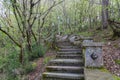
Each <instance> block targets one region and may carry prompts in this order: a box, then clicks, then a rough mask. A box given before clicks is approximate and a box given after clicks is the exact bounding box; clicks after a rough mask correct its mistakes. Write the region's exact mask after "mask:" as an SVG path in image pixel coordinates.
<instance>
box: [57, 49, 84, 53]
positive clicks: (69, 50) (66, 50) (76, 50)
mask: <svg viewBox="0 0 120 80" xmlns="http://www.w3.org/2000/svg"><path fill="white" fill-rule="evenodd" d="M59 51H60V52H79V53H81V52H82V50H80V49H59Z"/></svg>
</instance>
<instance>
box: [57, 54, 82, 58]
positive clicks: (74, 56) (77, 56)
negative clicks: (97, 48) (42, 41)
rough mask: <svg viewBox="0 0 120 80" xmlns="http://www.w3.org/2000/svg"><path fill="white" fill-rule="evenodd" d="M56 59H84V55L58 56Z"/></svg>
mask: <svg viewBox="0 0 120 80" xmlns="http://www.w3.org/2000/svg"><path fill="white" fill-rule="evenodd" d="M56 58H60V59H83V56H82V55H79V54H71V55H70V54H68V55H65V54H63V55H57V56H56Z"/></svg>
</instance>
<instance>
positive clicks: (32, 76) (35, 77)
mask: <svg viewBox="0 0 120 80" xmlns="http://www.w3.org/2000/svg"><path fill="white" fill-rule="evenodd" d="M54 57H55V51H54V50H49V51H48V52H46V54H45V56H44V57H43V58H39V59H37V60H35V61H34V62H35V63H36V64H37V67H36V68H35V70H34V71H33V72H31V73H29V74H28V77H29V80H40V79H41V76H42V73H43V72H44V70H45V65H46V64H47V63H48V61H49V60H50V59H52V58H54Z"/></svg>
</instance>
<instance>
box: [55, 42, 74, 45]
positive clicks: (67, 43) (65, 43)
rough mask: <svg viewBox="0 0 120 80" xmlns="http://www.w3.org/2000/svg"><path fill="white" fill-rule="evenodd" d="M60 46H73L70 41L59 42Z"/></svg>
mask: <svg viewBox="0 0 120 80" xmlns="http://www.w3.org/2000/svg"><path fill="white" fill-rule="evenodd" d="M57 45H58V46H72V44H71V43H70V42H59V43H57Z"/></svg>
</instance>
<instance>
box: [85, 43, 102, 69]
mask: <svg viewBox="0 0 120 80" xmlns="http://www.w3.org/2000/svg"><path fill="white" fill-rule="evenodd" d="M102 46H103V43H98V42H87V43H84V44H83V48H84V53H85V67H102V66H103V55H102Z"/></svg>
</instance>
